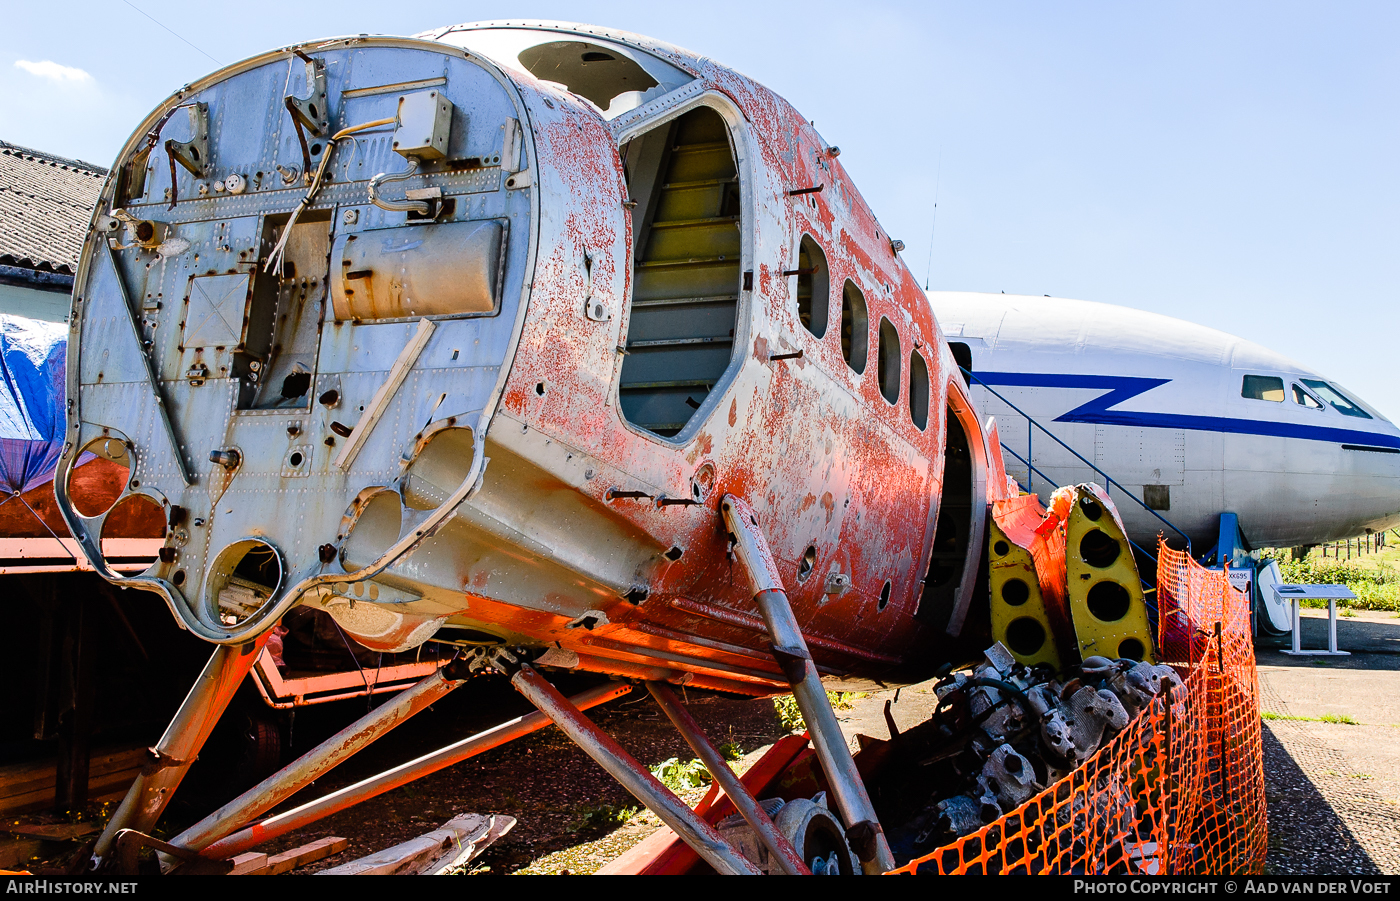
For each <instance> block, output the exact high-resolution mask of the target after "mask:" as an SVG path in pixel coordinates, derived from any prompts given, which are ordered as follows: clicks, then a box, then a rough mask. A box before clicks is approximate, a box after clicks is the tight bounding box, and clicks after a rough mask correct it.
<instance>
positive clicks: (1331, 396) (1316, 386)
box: [1302, 379, 1371, 419]
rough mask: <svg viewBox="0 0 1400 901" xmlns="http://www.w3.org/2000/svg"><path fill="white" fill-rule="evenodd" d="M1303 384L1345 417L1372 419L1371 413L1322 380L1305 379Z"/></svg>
mask: <svg viewBox="0 0 1400 901" xmlns="http://www.w3.org/2000/svg"><path fill="white" fill-rule="evenodd" d="M1302 382H1303V384H1304V385H1307V386H1308V387H1309V388H1311V389H1313V390H1314V391H1316V392H1317V393H1318V394H1321V395H1322V399H1323V400H1325V401H1327V402H1328V403H1329V404H1331V405H1332V408H1333V409H1335V410H1336V411H1337V412H1338V413H1341V414H1342V415H1343V416H1355V417H1357V418H1359V419H1370V418H1371V414H1370V413H1367V412H1366V411H1365V410H1363V409H1361V408H1360V407H1358V406H1357V405H1356V404H1355V403H1354V402H1353V401H1352V400H1351V399H1350V398H1348V397H1347V396H1346V395H1344V394H1342V392H1340V391H1338V390H1337V389H1336V388H1333V387H1332V386H1331V385H1329V384H1327V383H1326V382H1324V381H1322V380H1321V379H1303V380H1302Z"/></svg>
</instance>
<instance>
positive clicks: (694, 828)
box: [510, 665, 761, 876]
mask: <svg viewBox="0 0 1400 901" xmlns="http://www.w3.org/2000/svg"><path fill="white" fill-rule="evenodd" d="M510 684H511V685H513V686H515V690H516V691H518V692H520V693H521V694H523V695H524V696H525V697H527V698H529V699H530V703H532V704H534V705H535V706H536V707H538V708H539V709H540V710H541V711H542V712H543V713H544V714H545V715H546V716H548V717H549V718H550V719H551V720H553V721H554V725H556V726H558V727H559V728H560V729H562V730H563V731H564V734H565V735H567V736H569V738H571V739H573V741H574V743H575V744H576V745H578V746H579V747H580V748H582V749H583V751H584V753H586V754H587V755H588V756H589V757H592V758H593V759H594V760H595V761H596V762H597V763H598V765H599V766H601V767H602V768H603V769H605V770H607V771H608V775H610V776H612V777H613V778H614V779H616V780H617V781H618V782H620V783H622V787H623V788H625V789H627V790H628V791H629V792H631V793H632V794H633V796H635V797H636V799H637V800H638V801H641V802H642V803H643V804H645V805H646V806H647V807H648V808H649V809H650V810H651V811H652V812H653V813H655V814H656V815H657V816H658V817H660V818H661V821H662V822H663V823H665V824H666V825H667V826H669V827H671V829H672V831H674V832H675V833H676V835H678V836H680V837H681V839H682V840H684V841H685V843H686V844H687V845H690V847H692V848H694V849H695V853H697V854H699V855H700V857H701V858H703V859H704V861H705V862H706V863H708V864H709V865H710V866H712V867H714V868H715V871H716V872H718V873H719V874H721V875H723V876H758V875H760V873H761V871H760V870H759V869H758V867H756V866H755V865H754V864H753V863H752V862H751V861H750V860H749V859H748V858H746V857H744V855H742V854H740V853H739V852H738V851H737V850H735V849H734V848H733V847H732V846H730V844H729V843H728V842H726V841H725V840H724V838H723V837H721V836H720V834H719V833H718V832H717V831H715V827H713V826H711V825H710V824H709V823H707V822H705V821H704V820H702V819H700V817H699V816H697V815H696V813H695V811H693V810H691V809H690V808H689V807H688V806H686V804H685V802H684V801H682V800H681V799H680V798H677V797H676V796H675V794H674V793H673V792H672V791H671V790H670V789H668V788H667V787H666V786H664V785H662V784H661V780H659V779H657V778H656V777H655V776H653V775H652V774H651V772H650V771H649V770H647V768H646V767H644V766H642V765H641V764H640V763H638V762H637V760H636V758H635V757H633V756H632V755H631V754H628V753H627V752H626V751H624V750H623V749H622V746H621V745H619V744H618V743H617V742H615V741H613V740H612V738H610V737H609V736H608V735H607V733H605V732H603V730H601V729H599V728H598V727H597V726H596V725H594V724H593V722H592V721H591V720H589V719H588V718H587V717H585V716H584V715H583V714H582V713H581V712H580V711H579V709H578V708H577V707H575V706H574V705H573V704H570V703H569V700H568V698H565V697H564V696H563V695H562V694H560V693H559V690H558V689H556V688H555V687H554V686H553V685H550V684H549V683H548V682H546V681H545V680H544V679H543V678H541V676H540V674H539V673H537V672H535V671H534V670H533V669H531V668H530V667H529V666H525V665H522V666H521V667H520V669H519V670H517V671H516V672H515V673H514V674H513V675H512V676H511V677H510Z"/></svg>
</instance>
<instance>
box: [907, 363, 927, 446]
mask: <svg viewBox="0 0 1400 901" xmlns="http://www.w3.org/2000/svg"><path fill="white" fill-rule="evenodd" d="M928 389H929V380H928V363H926V362H925V361H924V357H923V354H921V353H919V352H918V351H917V350H916V351H914V352H913V353H911V354H910V355H909V418H910V419H912V420H913V421H914V425H916V426H918V428H919V431H923V430H924V429H926V428H928Z"/></svg>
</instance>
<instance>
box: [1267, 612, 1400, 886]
mask: <svg viewBox="0 0 1400 901" xmlns="http://www.w3.org/2000/svg"><path fill="white" fill-rule="evenodd" d="M1302 628H1303V632H1302V646H1303V647H1304V648H1323V647H1326V646H1327V631H1326V629H1327V618H1326V611H1311V610H1310V611H1304V613H1303V624H1302ZM1337 644H1338V647H1339V648H1340V649H1341V650H1344V651H1351V652H1352V653H1351V656H1349V657H1292V656H1289V655H1287V654H1284V653H1282V652H1281V651H1280V650H1277V649H1272V648H1260V649H1259V650H1258V652H1257V654H1256V660H1257V662H1258V666H1259V687H1260V696H1261V707H1262V713H1263V715H1264V770H1265V782H1266V786H1265V790H1266V793H1267V797H1268V802H1269V854H1268V859H1267V866H1268V869H1269V872H1270V873H1273V874H1280V875H1362V874H1388V875H1396V874H1400V618H1397V617H1396V615H1395V614H1391V613H1375V612H1368V611H1357V612H1356V613H1355V615H1354V616H1352V617H1339V618H1338V623H1337ZM1329 720H1330V721H1329Z"/></svg>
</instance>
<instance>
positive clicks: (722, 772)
mask: <svg viewBox="0 0 1400 901" xmlns="http://www.w3.org/2000/svg"><path fill="white" fill-rule="evenodd" d="M647 690H648V691H650V692H651V696H652V698H653V699H655V701H656V704H657V706H659V707H660V708H661V709H662V711H663V712H665V714H666V716H667V717H668V718H669V719H670V720H671V723H672V724H673V725H674V726H675V727H676V731H677V732H679V733H680V734H681V737H683V738H684V739H685V742H686V744H688V745H690V749H691V750H692V751H694V752H695V756H696V757H699V758H700V761H701V762H702V763H704V764H705V769H707V770H709V771H710V775H711V776H714V777H715V781H716V782H718V783H719V787H720V788H721V789H723V790H724V793H725V794H726V795H728V796H729V800H730V801H732V802H733V803H734V808H735V809H736V810H738V811H739V813H740V815H741V816H743V818H744V821H745V822H746V823H748V824H749V826H750V827H752V828H753V831H754V834H755V835H757V836H758V840H759V841H761V842H763V844H764V846H765V847H767V848H768V851H769V853H771V854H772V855H773V858H774V860H775V861H776V862H777V865H778V868H779V869H781V870H782V871H783V873H784V874H785V875H788V876H810V875H812V871H811V870H810V869H808V868H807V863H806V861H804V860H803V859H802V855H801V854H800V853H799V852H798V850H797V849H796V848H794V847H793V846H792V842H790V841H788V838H787V836H785V835H783V834H782V833H781V832H779V831H778V827H777V826H775V825H774V824H773V820H772V819H771V818H769V816H768V814H766V813H764V812H763V808H762V807H760V806H759V804H758V801H757V800H755V798H754V796H753V795H752V794H751V793H750V792H749V790H748V788H746V787H745V786H744V783H743V782H740V781H739V777H738V775H737V774H735V772H734V771H733V770H731V769H730V768H729V764H728V763H727V762H726V761H725V759H724V758H723V757H721V756H720V753H719V752H718V751H716V750H715V746H714V745H713V744H711V743H710V740H709V739H708V738H706V737H705V732H704V730H703V729H701V728H700V724H699V723H697V722H696V721H695V718H694V717H693V716H691V715H690V711H689V710H686V709H685V707H684V706H683V705H682V704H681V703H680V701H679V700H677V699H676V693H675V692H673V691H671V686H669V685H667V684H666V683H664V682H648V683H647Z"/></svg>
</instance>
